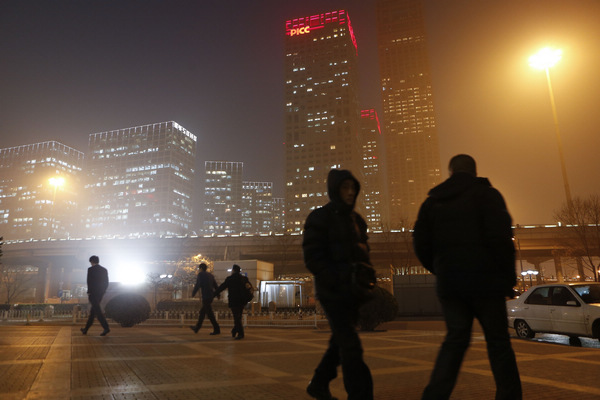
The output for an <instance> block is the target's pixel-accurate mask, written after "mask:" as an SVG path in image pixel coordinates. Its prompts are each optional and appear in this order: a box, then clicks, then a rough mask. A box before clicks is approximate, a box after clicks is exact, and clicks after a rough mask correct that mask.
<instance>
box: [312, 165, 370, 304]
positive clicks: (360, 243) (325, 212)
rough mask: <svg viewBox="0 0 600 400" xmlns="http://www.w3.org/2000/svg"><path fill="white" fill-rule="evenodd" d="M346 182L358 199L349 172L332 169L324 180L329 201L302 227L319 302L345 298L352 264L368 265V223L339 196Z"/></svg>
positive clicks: (315, 211) (358, 185) (357, 187)
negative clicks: (350, 184) (335, 297)
mask: <svg viewBox="0 0 600 400" xmlns="http://www.w3.org/2000/svg"><path fill="white" fill-rule="evenodd" d="M346 179H352V180H353V181H354V183H355V185H356V196H358V193H359V191H360V184H359V182H358V180H356V178H354V176H352V174H351V172H350V171H347V170H331V171H330V173H329V176H328V178H327V190H328V194H329V198H330V201H329V203H327V204H326V205H325V206H323V207H320V208H317V209H315V210H313V211H312V212H311V213H310V214H309V215H308V218H307V219H306V223H305V224H304V237H303V241H302V249H303V251H304V263H305V265H306V268H307V269H308V270H309V271H310V272H311V273H313V274H314V275H315V280H316V283H317V284H316V288H317V295H318V296H319V299H320V300H321V301H323V299H324V298H326V297H327V296H329V295H333V296H338V295H341V296H343V295H344V293H341V292H342V291H343V290H345V289H347V288H346V287H344V285H343V283H346V281H347V280H348V279H349V274H350V271H351V268H352V264H353V263H360V262H362V263H366V264H369V265H370V264H371V261H370V259H369V246H368V244H367V239H368V237H367V224H366V222H365V220H364V219H363V218H362V217H361V216H360V215H359V214H358V213H357V212H355V211H354V205H352V206H350V205H348V204H346V203H344V202H343V201H342V200H341V197H340V186H341V184H342V182H343V181H344V180H346ZM355 201H356V197H355Z"/></svg>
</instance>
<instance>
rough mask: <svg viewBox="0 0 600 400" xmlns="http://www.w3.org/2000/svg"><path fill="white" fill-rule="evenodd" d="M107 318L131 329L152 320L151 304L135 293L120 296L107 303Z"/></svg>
mask: <svg viewBox="0 0 600 400" xmlns="http://www.w3.org/2000/svg"><path fill="white" fill-rule="evenodd" d="M105 311H106V316H107V317H109V318H112V319H113V320H114V321H115V322H117V323H119V324H121V326H123V327H131V326H134V325H135V324H139V323H140V322H144V321H145V320H147V319H148V318H150V304H149V303H148V300H146V298H145V297H143V296H141V295H139V294H135V293H123V294H119V295H117V296H115V297H113V298H112V299H110V301H109V302H108V303H106V308H105Z"/></svg>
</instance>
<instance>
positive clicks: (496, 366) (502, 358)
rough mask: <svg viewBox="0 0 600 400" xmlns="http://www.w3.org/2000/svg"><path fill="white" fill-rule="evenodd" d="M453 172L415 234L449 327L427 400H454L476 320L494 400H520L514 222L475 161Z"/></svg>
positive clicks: (433, 193)
mask: <svg viewBox="0 0 600 400" xmlns="http://www.w3.org/2000/svg"><path fill="white" fill-rule="evenodd" d="M448 169H449V171H450V178H448V179H447V180H446V181H444V182H442V183H441V184H439V185H438V186H436V187H434V188H433V189H431V190H430V191H429V197H428V198H427V200H425V202H424V203H423V204H422V205H421V209H420V210H419V215H418V218H417V222H416V223H415V228H414V233H413V244H414V248H415V253H416V255H417V257H418V258H419V260H420V261H421V263H422V264H423V266H424V267H425V268H427V269H428V270H429V271H431V273H433V274H435V276H436V279H437V295H438V298H439V300H440V303H441V305H442V311H443V313H444V319H445V320H446V327H447V329H448V332H447V334H446V338H445V339H444V343H443V344H442V347H441V348H440V351H439V354H438V356H437V359H436V362H435V366H434V368H433V372H432V373H431V378H430V380H429V384H428V385H427V387H426V388H425V391H424V392H423V397H422V398H423V399H425V400H442V399H448V398H450V394H451V393H452V390H453V388H454V385H455V384H456V380H457V378H458V373H459V370H460V366H461V364H462V361H463V357H464V355H465V352H466V351H467V348H468V347H469V343H470V341H471V329H472V326H473V319H474V318H477V319H478V320H479V323H480V324H481V327H482V328H483V332H484V334H485V340H486V342H487V351H488V358H489V360H490V365H491V369H492V374H493V375H494V380H495V382H496V400H520V399H521V398H522V390H521V380H520V377H519V370H518V368H517V362H516V358H515V353H514V351H513V349H512V346H511V343H510V336H509V334H508V322H507V314H506V297H514V291H513V287H514V286H515V285H516V281H517V278H516V273H515V248H514V245H513V241H512V227H511V217H510V214H509V213H508V210H507V208H506V204H505V202H504V199H503V198H502V195H501V194H500V192H498V190H496V189H494V188H493V187H492V185H491V184H490V182H489V181H488V179H487V178H478V177H477V168H476V164H475V160H474V159H473V158H472V157H471V156H469V155H466V154H459V155H457V156H454V157H453V158H452V159H451V160H450V164H449V167H448Z"/></svg>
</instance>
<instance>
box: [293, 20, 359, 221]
mask: <svg viewBox="0 0 600 400" xmlns="http://www.w3.org/2000/svg"><path fill="white" fill-rule="evenodd" d="M284 77H285V94H284V97H285V111H284V118H285V160H286V165H285V185H286V187H285V204H286V210H285V220H286V231H287V232H289V233H292V232H300V231H301V230H302V229H303V226H304V221H305V219H306V217H307V215H308V214H309V213H310V211H311V210H313V209H315V208H316V207H319V206H322V205H323V204H325V203H327V201H328V197H327V189H326V186H327V185H326V178H327V174H328V172H329V170H330V169H331V168H344V169H350V170H352V171H353V172H354V173H356V174H357V175H358V170H359V168H358V166H359V165H360V164H359V160H360V156H359V145H358V131H359V122H360V108H359V102H358V68H357V47H356V39H355V37H354V32H353V30H352V26H351V24H350V18H349V16H348V13H347V12H346V11H344V10H337V11H332V12H327V13H322V14H316V15H310V16H303V17H300V18H295V19H291V20H288V21H287V22H286V25H285V57H284ZM359 179H360V178H359Z"/></svg>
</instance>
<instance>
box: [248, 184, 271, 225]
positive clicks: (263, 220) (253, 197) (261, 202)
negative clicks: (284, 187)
mask: <svg viewBox="0 0 600 400" xmlns="http://www.w3.org/2000/svg"><path fill="white" fill-rule="evenodd" d="M272 231H273V182H251V181H243V182H242V231H241V233H244V234H246V233H248V234H270V233H272Z"/></svg>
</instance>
